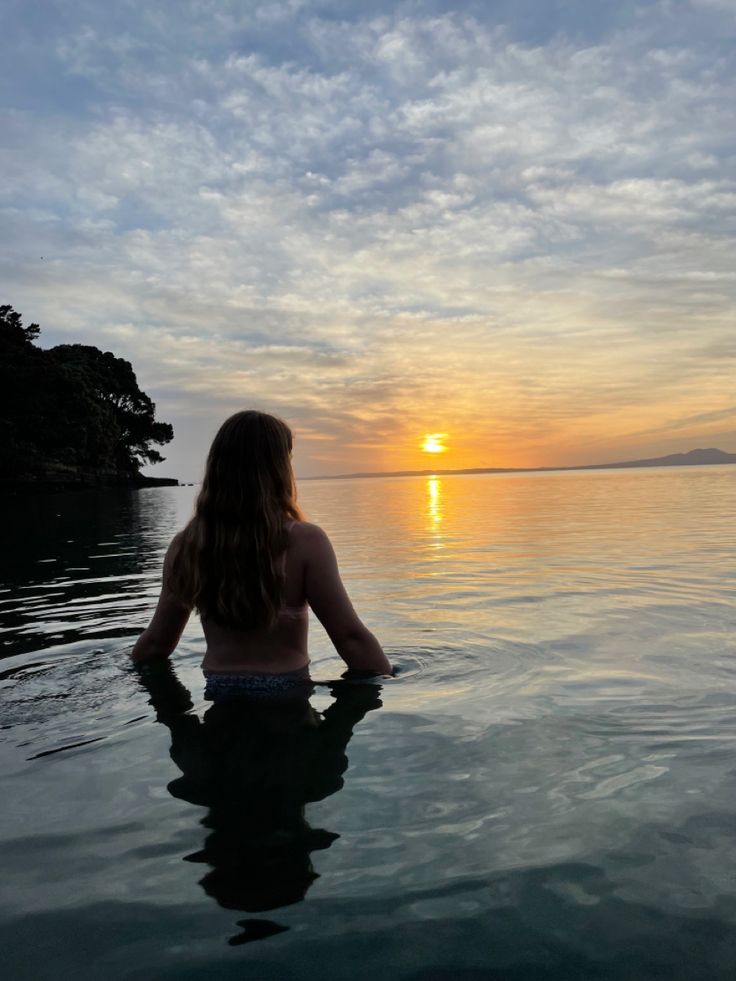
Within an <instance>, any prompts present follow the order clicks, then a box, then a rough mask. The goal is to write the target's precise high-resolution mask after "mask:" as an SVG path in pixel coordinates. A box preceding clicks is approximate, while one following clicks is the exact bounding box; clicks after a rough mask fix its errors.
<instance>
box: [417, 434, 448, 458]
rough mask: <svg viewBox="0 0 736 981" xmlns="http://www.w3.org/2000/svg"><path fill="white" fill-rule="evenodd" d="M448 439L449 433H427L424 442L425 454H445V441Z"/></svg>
mask: <svg viewBox="0 0 736 981" xmlns="http://www.w3.org/2000/svg"><path fill="white" fill-rule="evenodd" d="M446 439H447V433H426V434H425V436H424V442H423V443H422V452H423V453H444V452H445V451H446V450H447V447H446V446H445V444H444V440H446Z"/></svg>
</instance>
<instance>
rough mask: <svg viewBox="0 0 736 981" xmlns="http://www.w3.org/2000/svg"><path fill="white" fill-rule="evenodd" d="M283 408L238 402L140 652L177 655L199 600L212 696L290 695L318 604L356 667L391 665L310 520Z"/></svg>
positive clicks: (178, 541) (302, 672)
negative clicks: (271, 410)
mask: <svg viewBox="0 0 736 981" xmlns="http://www.w3.org/2000/svg"><path fill="white" fill-rule="evenodd" d="M291 446H292V436H291V431H290V430H289V427H288V426H287V425H286V424H285V423H284V422H282V421H281V420H280V419H275V418H274V417H273V416H269V415H266V414H264V413H262V412H254V411H248V412H238V413H236V414H235V415H234V416H231V417H230V418H229V419H227V420H226V421H225V422H224V423H223V425H222V426H221V427H220V430H219V432H218V433H217V435H216V436H215V439H214V442H213V443H212V447H211V448H210V452H209V456H208V458H207V466H206V470H205V475H204V480H203V482H202V489H201V490H200V493H199V496H198V498H197V503H196V506H195V511H194V515H193V517H192V518H191V520H190V521H189V523H188V524H187V525H186V527H185V528H184V530H183V531H181V532H179V533H178V534H177V535H176V536H175V537H174V539H173V541H172V542H171V544H170V546H169V548H168V550H167V552H166V557H165V559H164V569H163V586H162V590H161V596H160V598H159V601H158V606H157V608H156V612H155V614H154V616H153V619H152V620H151V623H150V624H149V625H148V627H147V628H146V629H145V630H144V631H143V633H142V634H141V636H140V637H139V638H138V641H137V642H136V644H135V647H134V648H133V652H132V656H133V660H134V661H136V662H141V661H147V660H149V659H151V658H155V657H168V656H169V655H170V654H171V653H172V651H173V650H174V648H175V647H176V645H177V643H178V641H179V638H180V637H181V634H182V631H183V630H184V627H185V625H186V623H187V620H188V619H189V615H190V613H191V611H192V609H195V610H196V611H197V612H198V613H199V614H200V617H201V620H202V627H203V630H204V634H205V638H206V641H207V650H206V653H205V657H204V660H203V662H202V668H203V670H204V673H205V677H206V679H207V688H206V692H205V698H208V699H211V700H212V701H215V702H219V701H223V700H225V699H231V698H234V697H239V696H245V697H247V698H249V699H250V700H254V699H258V698H267V699H270V700H273V699H274V698H281V697H287V698H288V697H290V696H291V695H295V694H296V693H298V692H299V691H300V690H301V689H303V688H304V685H305V684H307V683H308V680H309V669H308V665H309V656H308V653H307V609H308V607H311V608H312V610H313V611H314V613H315V614H316V616H317V618H318V619H319V620H320V622H321V623H322V624H323V626H324V627H325V629H326V631H327V633H328V634H329V636H330V638H331V640H332V642H333V644H334V645H335V648H336V649H337V652H338V654H339V655H340V656H341V657H342V658H343V660H344V661H345V662H346V664H347V665H348V667H349V668H352V669H356V670H359V671H367V672H371V673H374V674H391V672H392V668H391V664H390V662H389V660H388V658H387V657H386V655H385V654H384V653H383V651H382V649H381V646H380V644H379V643H378V641H377V640H376V638H375V637H374V636H373V634H372V633H371V632H370V631H369V630H368V629H367V628H366V627H365V626H364V624H363V623H362V622H361V620H360V619H359V617H358V615H357V614H356V612H355V610H354V609H353V607H352V604H351V603H350V600H349V598H348V595H347V593H346V592H345V587H344V586H343V584H342V580H341V579H340V574H339V572H338V568H337V562H336V560H335V553H334V551H333V549H332V545H331V544H330V541H329V539H328V538H327V535H326V534H325V533H324V532H323V531H322V529H321V528H318V527H317V526H316V525H313V524H309V523H308V522H306V521H304V520H302V516H301V512H300V511H299V508H298V507H297V504H296V490H295V483H294V474H293V471H292V468H291Z"/></svg>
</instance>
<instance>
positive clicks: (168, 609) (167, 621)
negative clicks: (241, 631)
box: [130, 535, 192, 663]
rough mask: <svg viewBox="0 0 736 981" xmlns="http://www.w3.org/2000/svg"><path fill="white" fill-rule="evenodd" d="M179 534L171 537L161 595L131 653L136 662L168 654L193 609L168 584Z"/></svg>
mask: <svg viewBox="0 0 736 981" xmlns="http://www.w3.org/2000/svg"><path fill="white" fill-rule="evenodd" d="M178 538H179V536H178V535H176V536H175V537H174V540H173V541H172V542H171V545H169V547H168V549H167V551H166V556H165V558H164V569H163V576H162V583H161V595H160V596H159V598H158V605H157V606H156V612H155V613H154V614H153V619H152V620H151V622H150V623H149V624H148V626H147V627H146V629H145V630H144V631H143V633H142V634H141V635H140V637H139V638H138V640H137V641H136V642H135V646H134V647H133V650H132V651H131V653H130V656H131V657H132V658H133V660H134V661H135V662H136V663H140V662H141V661H150V660H151V659H152V658H160V657H169V656H170V655H171V654H172V652H173V651H174V649H175V648H176V645H177V644H178V643H179V638H180V637H181V635H182V633H183V632H184V627H186V625H187V621H188V620H189V615H190V614H191V612H192V611H191V609H190V608H189V607H187V606H183V605H182V603H181V601H180V600H178V599H177V598H176V596H174V594H173V593H172V592H171V590H170V589H169V586H168V580H169V572H170V570H171V563H172V561H173V556H174V552H175V550H176V546H177V545H178Z"/></svg>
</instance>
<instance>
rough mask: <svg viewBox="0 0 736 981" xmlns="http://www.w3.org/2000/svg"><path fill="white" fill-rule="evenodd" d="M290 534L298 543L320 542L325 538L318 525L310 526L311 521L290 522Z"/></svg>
mask: <svg viewBox="0 0 736 981" xmlns="http://www.w3.org/2000/svg"><path fill="white" fill-rule="evenodd" d="M289 531H290V534H291V535H293V536H294V537H295V538H297V539H299V540H300V541H304V542H310V541H321V540H323V539H325V538H327V535H326V533H325V532H324V531H323V529H322V528H320V526H319V525H315V524H312V522H311V521H292V523H291V528H290V529H289Z"/></svg>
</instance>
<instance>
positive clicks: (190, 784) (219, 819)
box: [140, 661, 381, 944]
mask: <svg viewBox="0 0 736 981" xmlns="http://www.w3.org/2000/svg"><path fill="white" fill-rule="evenodd" d="M140 677H141V681H142V683H143V684H144V686H145V687H146V689H147V690H148V692H149V694H150V695H151V704H152V705H153V706H154V708H155V709H156V717H157V719H158V721H159V722H162V723H163V724H164V725H166V726H168V728H169V729H170V731H171V757H172V759H173V760H174V762H175V763H176V765H177V766H178V767H179V769H180V770H181V771H182V776H181V777H179V778H177V779H176V780H173V781H172V782H171V783H170V784H169V787H168V789H169V792H170V793H171V794H172V796H174V797H177V798H180V799H181V800H186V801H189V802H191V803H192V804H197V805H200V806H202V807H208V808H209V811H208V813H207V815H206V817H204V818H203V819H202V824H204V825H205V827H207V828H208V829H209V832H210V833H209V834H208V836H207V838H206V840H205V842H204V847H203V848H202V850H201V851H199V852H196V853H195V854H194V855H188V856H187V861H190V862H202V863H205V864H207V865H209V866H211V870H210V871H209V872H207V874H206V875H205V876H204V878H202V879H201V880H200V884H201V885H202V887H203V888H204V890H205V892H206V893H207V894H208V895H210V896H212V897H213V898H214V899H215V900H216V901H217V902H218V903H219V904H220V905H221V906H224V907H225V908H226V909H236V910H243V911H245V912H251V913H258V912H263V911H265V910H270V909H274V908H276V907H279V906H288V905H290V904H291V903H296V902H299V900H301V899H303V898H304V896H305V894H306V892H307V890H308V889H309V886H310V885H311V883H312V882H313V881H314V879H316V878H317V873H315V872H314V870H313V868H312V863H311V860H310V853H311V852H312V851H315V850H318V849H322V848H329V846H330V845H331V844H332V842H333V841H334V840H335V838H337V837H339V836H338V835H337V834H334V833H333V832H330V831H325V830H323V829H320V828H312V827H310V825H309V824H308V823H307V821H306V818H305V816H304V808H305V805H306V804H308V803H310V802H312V801H318V800H323V799H324V798H326V797H329V796H330V794H333V793H335V791H337V790H339V789H340V788H341V787H342V783H343V781H342V774H343V773H344V771H345V769H346V767H347V764H348V760H347V756H346V755H345V749H346V747H347V744H348V742H349V740H350V737H351V735H352V731H353V727H354V726H355V725H356V724H357V723H358V722H359V721H360V720H361V719H362V718H363V716H364V715H365V714H366V712H369V711H371V710H372V709H375V708H378V707H380V705H381V701H380V698H379V691H380V689H379V688H378V686H376V685H353V684H349V683H346V682H340V681H338V682H335V683H333V685H332V686H331V691H332V694H333V695H334V697H335V701H334V702H333V703H332V705H330V707H329V708H328V709H327V710H326V711H325V712H324V713H322V714H320V713H319V712H316V711H315V710H314V709H313V708H312V707H311V706H310V704H309V701H308V700H307V698H306V696H304V697H302V698H298V697H293V698H289V699H283V700H281V701H280V702H278V703H277V704H265V702H263V701H257V702H255V703H254V702H252V701H250V700H234V699H231V700H227V701H226V702H224V703H221V704H215V705H213V706H212V707H211V708H209V709H208V710H207V712H206V713H205V715H204V718H203V719H202V720H200V719H199V718H198V717H197V716H196V715H194V714H192V713H190V712H189V711H188V710H189V709H190V708H191V706H192V702H191V698H190V695H189V692H188V691H187V690H186V688H184V686H183V685H182V684H181V683H180V682H179V681H178V679H177V678H176V676H175V675H174V672H173V670H172V669H171V666H170V664H169V663H168V662H165V661H164V662H158V663H152V664H150V665H144V666H142V668H141V671H140ZM239 925H240V926H242V927H243V932H242V933H241V934H239V935H238V936H236V937H234V938H232V939H231V940H230V943H231V944H240V943H246V942H248V941H250V940H257V939H260V938H262V937H265V936H269V935H271V934H274V933H278V932H280V931H282V930H284V929H286V928H285V927H283V926H280V925H278V924H276V923H273V922H271V921H269V920H261V919H258V920H241V921H239Z"/></svg>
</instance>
